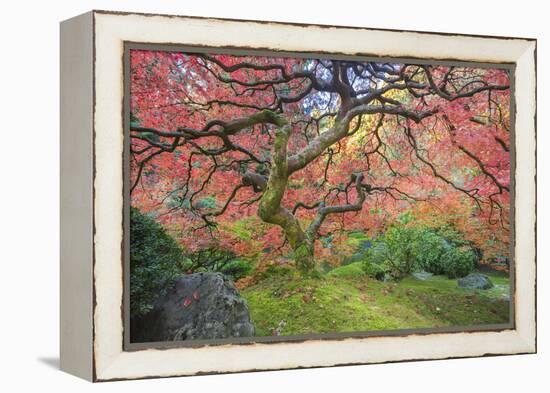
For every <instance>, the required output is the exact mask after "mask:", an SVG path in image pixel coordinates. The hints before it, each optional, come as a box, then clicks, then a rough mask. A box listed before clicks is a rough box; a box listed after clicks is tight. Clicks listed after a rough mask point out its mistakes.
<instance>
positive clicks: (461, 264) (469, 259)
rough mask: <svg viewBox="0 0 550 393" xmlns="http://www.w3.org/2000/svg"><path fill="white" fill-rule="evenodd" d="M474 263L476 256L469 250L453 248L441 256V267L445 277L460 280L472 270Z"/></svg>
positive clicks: (466, 248)
mask: <svg viewBox="0 0 550 393" xmlns="http://www.w3.org/2000/svg"><path fill="white" fill-rule="evenodd" d="M475 261H476V255H475V252H474V251H473V250H472V249H471V248H468V247H464V246H463V247H453V248H450V249H449V250H448V251H447V252H446V253H445V254H444V255H443V258H442V265H443V266H444V273H445V274H446V275H447V277H449V278H460V277H464V276H467V275H468V274H469V273H471V272H472V271H473V270H474V267H475Z"/></svg>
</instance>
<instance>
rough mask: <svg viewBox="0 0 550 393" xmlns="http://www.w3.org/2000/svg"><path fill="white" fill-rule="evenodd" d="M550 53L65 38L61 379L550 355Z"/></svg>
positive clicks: (216, 30)
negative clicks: (548, 194) (543, 294)
mask: <svg viewBox="0 0 550 393" xmlns="http://www.w3.org/2000/svg"><path fill="white" fill-rule="evenodd" d="M535 91H536V41H535V40H534V39H525V38H509V37H481V36H471V35H459V34H453V35H451V34H442V33H425V32H411V31H392V30H380V29H368V28H354V27H335V26H320V25H298V24H287V23H272V22H259V21H235V20H221V19H212V18H196V17H183V16H181V17H180V16H168V15H145V14H133V13H132V14H130V13H128V14H126V13H116V12H105V11H92V12H90V13H87V14H84V15H81V16H78V17H75V18H73V19H70V20H67V21H65V22H62V24H61V182H62V184H61V211H62V213H61V368H62V369H63V370H65V371H67V372H70V373H72V374H75V375H78V376H80V377H83V378H86V379H89V380H92V381H107V380H118V379H135V378H148V377H161V376H183V375H198V374H208V373H230V372H242V371H252V370H276V369H288V368H304V367H306V368H307V367H326V366H336V365H346V364H368V363H382V362H394V361H408V360H421V359H443V358H457V357H473V356H488V355H503V354H522V353H533V352H535V351H536V307H535V296H536V252H535V230H536V226H535V225H536V191H535V190H536V177H535V176H536V167H535V161H536V160H535V151H536V130H535V121H536V101H535Z"/></svg>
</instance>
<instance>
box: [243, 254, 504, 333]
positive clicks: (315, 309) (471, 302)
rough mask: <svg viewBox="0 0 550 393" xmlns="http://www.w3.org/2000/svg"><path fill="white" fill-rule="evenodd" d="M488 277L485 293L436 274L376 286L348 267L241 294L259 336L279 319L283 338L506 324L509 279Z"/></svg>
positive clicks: (272, 281) (265, 283) (283, 278)
mask: <svg viewBox="0 0 550 393" xmlns="http://www.w3.org/2000/svg"><path fill="white" fill-rule="evenodd" d="M490 277H491V280H492V281H493V283H494V284H495V287H494V288H493V289H490V290H487V291H481V290H466V289H462V288H459V287H458V286H457V283H456V280H449V279H447V278H445V277H439V276H437V277H433V278H432V279H430V280H428V281H420V280H417V279H415V278H413V277H407V278H405V279H403V280H402V281H400V282H380V281H376V280H374V279H371V278H369V277H367V276H366V275H364V273H363V271H362V269H361V266H360V264H359V263H352V264H350V265H346V266H342V267H340V268H337V269H334V270H332V271H331V272H330V273H328V274H326V275H324V276H322V277H320V278H302V277H300V276H298V275H296V274H286V275H272V276H269V277H266V278H265V279H264V280H262V281H261V282H259V283H258V284H256V285H254V286H251V287H248V288H246V289H244V290H243V291H241V294H242V295H243V297H244V298H245V299H246V300H247V302H248V306H249V309H250V313H251V317H252V320H253V322H254V324H255V325H256V334H257V335H258V336H267V335H271V334H272V330H273V329H274V328H276V327H277V326H278V325H279V322H280V321H282V320H284V321H285V322H286V325H285V326H284V328H283V329H282V335H296V334H311V333H331V332H357V331H369V330H386V329H407V328H427V327H444V326H463V325H479V324H492V323H505V322H507V321H508V318H509V303H508V301H507V300H506V299H505V297H506V296H507V293H508V288H509V284H508V278H506V277H503V276H497V275H490Z"/></svg>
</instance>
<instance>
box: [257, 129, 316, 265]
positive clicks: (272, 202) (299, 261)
mask: <svg viewBox="0 0 550 393" xmlns="http://www.w3.org/2000/svg"><path fill="white" fill-rule="evenodd" d="M289 134H290V127H288V126H284V127H280V128H278V129H277V131H276V133H275V145H274V148H273V158H272V163H271V172H270V174H269V179H268V181H267V184H266V186H265V191H264V193H263V195H262V197H261V199H260V204H259V207H258V215H259V216H260V218H261V219H262V220H263V221H265V222H268V223H270V224H275V225H278V226H280V227H281V228H282V229H283V231H284V233H285V236H286V238H287V239H288V242H289V243H290V246H291V247H292V249H293V251H294V257H295V261H296V267H297V268H298V270H300V271H301V272H302V273H308V272H310V271H312V270H313V268H314V266H315V260H314V255H313V252H314V248H313V244H314V239H313V238H311V236H309V235H308V234H307V233H306V232H305V231H304V230H303V229H302V227H301V225H300V221H299V220H298V219H297V218H296V217H295V216H294V215H293V214H292V213H291V212H290V211H289V210H288V209H286V208H285V207H283V206H282V205H281V200H282V199H283V196H284V193H285V190H286V186H287V184H288V176H289V174H288V158H287V144H288V137H289Z"/></svg>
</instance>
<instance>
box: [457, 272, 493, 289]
mask: <svg viewBox="0 0 550 393" xmlns="http://www.w3.org/2000/svg"><path fill="white" fill-rule="evenodd" d="M458 286H459V287H461V288H469V289H489V288H492V287H493V283H492V282H491V280H489V277H487V276H486V275H485V274H481V273H470V274H468V275H467V276H466V277H463V278H459V279H458Z"/></svg>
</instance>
